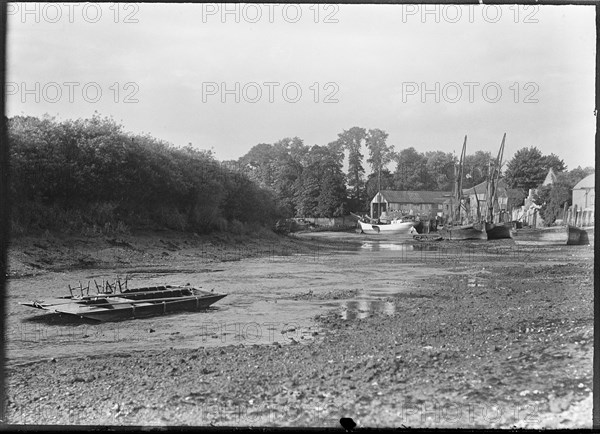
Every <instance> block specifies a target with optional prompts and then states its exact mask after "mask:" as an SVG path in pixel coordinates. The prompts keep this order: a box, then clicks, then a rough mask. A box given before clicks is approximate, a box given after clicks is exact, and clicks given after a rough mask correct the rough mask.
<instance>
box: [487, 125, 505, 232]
mask: <svg viewBox="0 0 600 434" xmlns="http://www.w3.org/2000/svg"><path fill="white" fill-rule="evenodd" d="M505 140H506V133H504V136H503V137H502V143H501V144H500V149H499V150H498V156H497V157H496V162H495V163H494V167H493V169H492V170H491V172H488V187H489V188H488V194H489V195H488V210H489V212H488V219H487V220H488V221H489V222H491V223H493V222H494V208H496V210H497V208H498V182H499V181H500V168H501V166H502V158H503V156H504V142H505Z"/></svg>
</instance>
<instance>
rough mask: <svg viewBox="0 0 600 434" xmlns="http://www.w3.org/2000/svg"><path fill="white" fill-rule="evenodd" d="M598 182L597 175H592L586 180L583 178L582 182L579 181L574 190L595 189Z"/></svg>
mask: <svg viewBox="0 0 600 434" xmlns="http://www.w3.org/2000/svg"><path fill="white" fill-rule="evenodd" d="M595 182H596V175H595V174H593V173H592V174H591V175H588V176H586V177H585V178H583V179H582V180H581V181H579V182H578V183H577V184H575V187H573V190H578V189H580V188H594V186H595V185H596V184H595Z"/></svg>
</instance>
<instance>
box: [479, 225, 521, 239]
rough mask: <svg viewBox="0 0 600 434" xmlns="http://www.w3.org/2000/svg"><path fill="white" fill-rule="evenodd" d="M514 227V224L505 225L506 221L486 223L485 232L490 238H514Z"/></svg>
mask: <svg viewBox="0 0 600 434" xmlns="http://www.w3.org/2000/svg"><path fill="white" fill-rule="evenodd" d="M514 231H515V230H514V229H513V228H512V225H510V226H509V225H505V224H504V223H486V224H485V232H486V234H487V239H488V240H500V239H504V238H512V237H513V233H514Z"/></svg>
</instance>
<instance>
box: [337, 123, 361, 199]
mask: <svg viewBox="0 0 600 434" xmlns="http://www.w3.org/2000/svg"><path fill="white" fill-rule="evenodd" d="M366 137H367V132H366V130H365V129H364V128H360V127H352V128H350V129H349V130H344V131H343V132H342V133H339V134H338V142H339V143H340V144H341V146H343V148H344V149H347V150H348V185H349V186H350V187H351V188H353V199H354V200H353V204H352V206H351V208H353V209H354V210H356V209H357V208H358V207H360V204H361V201H360V199H361V189H362V186H363V184H364V180H363V175H364V173H365V169H364V167H363V165H362V160H363V154H362V152H361V148H362V144H363V141H364V140H365V139H366Z"/></svg>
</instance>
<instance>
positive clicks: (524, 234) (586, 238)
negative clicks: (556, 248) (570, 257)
mask: <svg viewBox="0 0 600 434" xmlns="http://www.w3.org/2000/svg"><path fill="white" fill-rule="evenodd" d="M514 240H515V242H516V243H518V244H519V243H521V242H525V243H527V242H543V243H552V244H563V245H570V246H573V245H579V246H581V245H588V244H590V243H593V241H594V228H593V227H590V228H578V227H575V226H570V225H569V226H554V227H548V228H522V229H517V230H516V231H515V233H514Z"/></svg>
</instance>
